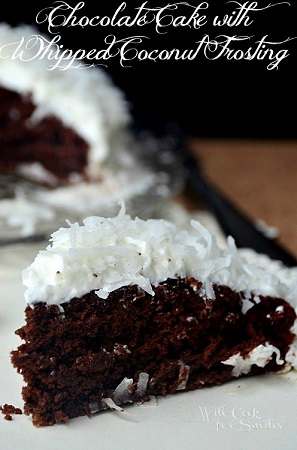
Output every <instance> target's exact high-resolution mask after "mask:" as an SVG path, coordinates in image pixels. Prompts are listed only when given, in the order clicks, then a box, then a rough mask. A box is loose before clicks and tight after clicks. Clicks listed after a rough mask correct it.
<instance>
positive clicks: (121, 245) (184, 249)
mask: <svg viewBox="0 0 297 450" xmlns="http://www.w3.org/2000/svg"><path fill="white" fill-rule="evenodd" d="M288 270H289V269H288ZM285 271H286V269H285V268H283V269H282V276H281V277H279V276H278V273H277V271H275V270H272V271H269V269H268V268H267V267H261V266H258V265H257V264H256V262H254V261H253V262H249V261H247V259H245V258H244V257H243V256H241V254H240V252H239V251H238V249H237V248H236V246H235V244H234V241H233V239H232V238H231V237H230V238H228V240H227V247H226V248H221V247H220V246H219V245H218V244H217V242H216V239H215V237H214V236H213V235H212V234H211V233H210V232H209V231H208V230H207V229H206V228H204V227H203V226H202V225H201V223H199V222H198V221H194V220H192V221H191V226H190V227H188V229H185V230H180V229H179V228H177V226H176V225H174V224H173V223H172V222H170V221H167V220H163V219H149V220H142V219H139V218H137V217H136V218H131V217H130V216H129V215H127V214H126V212H125V206H124V205H123V204H122V206H121V209H120V212H119V214H118V215H117V216H115V217H112V218H105V217H88V218H86V219H85V220H84V221H83V224H82V225H79V224H78V223H73V224H71V223H69V226H68V227H67V228H64V227H63V228H60V229H58V230H57V231H56V232H55V233H53V234H52V238H51V244H50V245H49V246H48V247H47V248H46V249H45V250H42V251H40V252H39V253H38V255H37V256H36V258H35V260H34V262H33V263H32V264H31V265H30V266H29V267H28V268H26V269H25V270H24V271H23V284H24V286H25V287H26V291H25V299H26V301H27V303H28V304H30V305H34V303H36V302H46V303H48V304H57V305H60V304H61V303H63V302H68V301H70V300H71V299H72V298H74V297H80V296H82V295H84V294H86V293H88V292H90V291H93V290H95V291H96V294H97V295H98V297H100V298H103V299H105V298H108V296H109V294H110V292H112V291H114V290H116V289H118V288H120V287H122V286H131V285H138V286H139V287H140V288H142V289H143V290H144V291H146V292H147V293H149V294H150V295H154V291H153V287H154V286H156V285H158V284H159V283H160V282H162V281H165V280H166V279H168V278H177V277H187V276H189V277H195V278H196V279H198V280H200V281H201V282H202V283H203V289H202V290H201V295H203V294H205V295H207V296H208V297H213V295H214V292H213V288H212V284H213V283H218V284H221V285H226V286H229V287H230V288H231V289H233V290H235V291H237V292H241V295H242V296H243V297H245V298H247V299H248V298H250V296H251V294H254V295H256V296H257V295H271V296H277V297H281V298H283V299H286V300H287V301H290V302H291V303H294V302H296V300H295V299H296V297H297V295H296V294H297V278H296V277H291V278H290V277H289V276H288V277H285V276H284V273H285Z"/></svg>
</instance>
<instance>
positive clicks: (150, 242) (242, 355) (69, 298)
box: [11, 206, 297, 426]
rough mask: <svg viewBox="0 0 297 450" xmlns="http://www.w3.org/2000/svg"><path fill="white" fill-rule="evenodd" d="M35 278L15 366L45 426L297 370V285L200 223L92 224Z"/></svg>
mask: <svg viewBox="0 0 297 450" xmlns="http://www.w3.org/2000/svg"><path fill="white" fill-rule="evenodd" d="M51 240H52V242H51V245H49V246H48V247H47V248H46V249H45V250H43V251H40V252H39V254H38V255H37V257H36V259H35V260H34V262H33V263H32V264H31V265H30V266H29V267H28V268H26V269H25V270H24V272H23V283H24V285H25V286H26V288H27V289H26V291H25V299H26V302H27V306H26V310H25V314H26V324H25V325H24V326H23V327H21V328H20V329H19V330H17V331H16V334H17V335H19V337H20V338H21V339H22V340H23V341H24V343H23V344H21V345H20V346H19V348H17V349H16V350H14V351H12V354H11V358H12V363H13V365H14V367H15V368H16V369H17V371H18V372H20V373H21V374H22V376H23V379H24V382H25V386H24V387H23V392H22V395H23V399H24V403H25V404H24V411H25V413H26V414H27V415H31V416H32V419H33V424H34V425H36V426H43V425H53V424H55V423H58V422H67V421H68V420H69V419H70V418H73V417H77V416H81V415H91V414H93V413H95V412H97V411H101V410H103V409H107V408H115V409H121V408H122V406H121V405H123V404H126V403H131V402H142V401H146V400H149V398H150V396H152V395H153V396H159V395H162V396H164V395H166V394H173V393H175V392H181V391H188V390H193V389H198V388H203V387H205V386H212V385H219V384H221V383H224V382H226V381H228V380H232V379H234V378H236V377H240V376H242V377H243V376H251V375H256V374H261V373H265V372H280V371H284V370H290V369H291V368H292V367H293V366H295V365H296V340H295V339H296V335H295V332H294V323H295V320H296V314H295V311H294V308H293V306H292V304H291V303H293V301H294V297H295V295H296V291H297V290H296V288H297V284H296V280H291V282H289V281H288V283H284V282H283V281H281V280H280V278H279V277H278V276H277V275H276V274H275V273H273V271H271V272H269V271H268V270H266V269H263V268H261V267H260V266H257V265H255V264H252V263H250V262H247V261H246V260H245V259H244V258H243V257H242V256H241V255H240V253H239V251H238V250H237V249H236V247H235V245H234V242H233V240H232V238H229V239H228V247H227V248H224V249H223V248H220V247H219V246H218V245H217V243H216V240H215V238H214V236H212V235H211V234H210V233H209V232H208V231H207V230H206V229H205V228H204V227H203V226H202V225H201V224H200V223H198V222H195V221H192V223H191V229H189V230H178V229H177V228H176V227H175V226H174V225H173V224H172V223H171V222H168V221H165V220H157V219H150V220H147V221H145V220H141V219H139V218H137V217H136V218H134V219H132V218H131V217H130V216H129V215H127V214H126V213H125V209H124V206H122V208H121V210H120V212H119V214H118V215H117V216H116V217H113V218H103V217H88V218H86V219H85V220H84V223H83V225H79V224H78V223H74V224H70V223H69V227H68V228H60V229H59V230H57V231H56V232H55V233H54V234H53V235H52V239H51Z"/></svg>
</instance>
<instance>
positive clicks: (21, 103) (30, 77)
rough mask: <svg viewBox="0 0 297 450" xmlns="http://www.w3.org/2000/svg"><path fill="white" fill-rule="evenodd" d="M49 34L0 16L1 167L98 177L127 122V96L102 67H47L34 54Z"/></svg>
mask: <svg viewBox="0 0 297 450" xmlns="http://www.w3.org/2000/svg"><path fill="white" fill-rule="evenodd" d="M51 39H52V38H51V37H48V36H44V35H42V34H41V33H40V32H39V31H38V30H37V29H35V27H33V26H28V25H20V26H17V27H12V26H10V25H8V24H6V23H0V48H1V52H0V173H1V172H2V173H14V174H18V175H21V176H23V177H26V178H30V180H34V181H38V182H42V183H46V184H49V185H54V186H55V185H63V184H69V183H74V182H78V181H81V180H86V179H87V180H98V179H100V177H101V176H102V164H104V161H105V160H106V158H107V157H108V155H109V153H110V152H112V151H113V147H114V144H115V142H116V141H117V139H119V136H121V135H124V134H125V133H126V129H127V126H128V124H129V123H130V112H129V107H128V102H127V101H126V99H125V97H124V94H123V93H122V92H121V91H120V89H119V88H117V87H116V86H115V85H114V83H113V82H112V80H111V78H110V77H109V75H108V74H107V72H106V71H104V70H103V69H102V68H99V67H95V68H94V67H93V68H92V67H84V65H83V63H82V62H81V61H77V62H76V63H74V67H71V68H69V69H67V70H66V69H63V64H64V66H65V65H66V64H69V61H67V60H66V59H64V60H63V59H62V60H61V62H60V65H59V67H56V68H53V65H54V63H56V62H57V61H56V59H53V58H50V57H46V56H44V57H41V56H39V55H40V48H42V47H43V46H46V47H49V43H50V42H51ZM50 51H52V52H54V53H55V52H56V51H57V46H56V45H55V44H52V45H51V47H50V48H47V52H46V55H50Z"/></svg>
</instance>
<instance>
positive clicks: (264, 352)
mask: <svg viewBox="0 0 297 450" xmlns="http://www.w3.org/2000/svg"><path fill="white" fill-rule="evenodd" d="M273 353H275V355H276V357H275V361H276V364H279V365H282V364H284V362H285V361H283V360H282V359H281V357H280V351H279V349H278V348H277V347H275V346H274V345H270V344H269V343H268V342H266V343H265V345H262V344H261V345H258V347H255V348H254V349H253V350H252V351H251V352H249V354H248V355H247V356H241V354H240V353H237V354H236V355H233V356H230V358H228V359H227V360H225V361H222V364H226V365H230V366H234V368H233V370H232V375H233V376H234V377H239V376H240V375H243V374H244V375H246V374H247V373H249V372H250V371H251V368H252V366H253V365H254V364H256V366H258V367H265V366H266V364H268V363H269V361H270V360H271V359H272V355H273Z"/></svg>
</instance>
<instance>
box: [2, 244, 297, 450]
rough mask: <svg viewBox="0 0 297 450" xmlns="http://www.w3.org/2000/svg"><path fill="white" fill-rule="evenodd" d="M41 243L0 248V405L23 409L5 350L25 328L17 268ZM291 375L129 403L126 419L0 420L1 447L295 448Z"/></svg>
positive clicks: (294, 377)
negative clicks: (39, 425)
mask: <svg viewBox="0 0 297 450" xmlns="http://www.w3.org/2000/svg"><path fill="white" fill-rule="evenodd" d="M43 247H44V244H43V243H41V244H38V245H34V246H28V247H27V248H25V247H21V246H19V247H11V248H2V249H0V299H1V300H0V342H1V346H0V404H1V405H3V404H5V403H9V404H13V405H14V406H16V407H21V408H22V407H23V402H22V398H21V387H22V384H23V383H22V377H21V375H19V374H17V373H16V371H15V369H14V368H13V367H12V365H11V363H10V357H9V353H10V351H11V350H12V349H15V348H16V347H17V346H18V345H20V343H21V341H20V339H19V338H18V337H17V336H15V335H14V331H15V329H17V328H19V327H20V326H22V325H23V323H24V307H25V301H24V298H23V294H24V288H23V287H22V284H21V271H22V269H23V268H24V267H26V266H27V265H28V264H29V263H30V262H31V261H32V260H33V258H34V256H35V255H36V252H37V251H38V250H39V249H41V248H43ZM296 398H297V372H295V371H294V372H293V371H292V372H289V373H286V374H282V375H269V376H261V377H254V378H250V379H236V380H234V381H233V382H231V383H226V384H225V385H223V386H220V387H213V388H210V389H208V388H207V389H201V390H197V391H195V392H187V393H182V392H180V393H177V394H174V395H172V396H170V397H165V398H158V404H157V406H153V405H149V404H148V405H146V406H136V405H132V406H129V407H127V408H126V413H127V414H125V413H124V414H121V413H117V412H114V411H106V412H101V413H99V414H97V415H94V416H93V417H92V418H91V419H89V418H88V417H82V418H77V419H72V420H71V421H70V423H69V424H68V425H55V426H53V427H45V428H44V427H43V428H35V427H34V426H33V425H32V423H31V419H30V418H29V417H27V416H25V415H14V416H13V421H11V422H8V421H6V420H4V416H3V415H2V414H1V415H0V436H1V444H0V448H1V450H10V449H15V450H18V449H22V450H27V449H28V450H29V449H30V450H31V449H32V448H36V449H38V448H39V449H42V450H47V449H55V450H60V449H67V450H69V449H81V448H86V449H88V450H92V449H98V448H102V449H105V450H106V449H107V450H108V449H110V450H117V449H119V450H126V449H127V450H128V449H129V450H134V449H135V450H136V449H145V450H146V449H149V450H159V449H160V450H167V449H170V450H175V449H176V450H177V449H180V448H184V449H187V450H198V449H199V450H200V449H202V450H203V449H224V448H226V449H227V448H228V449H243V450H245V449H255V450H257V449H262V448H265V449H269V450H270V449H273V450H274V449H275V450H278V449H280V448H281V449H284V450H286V449H288V450H290V449H292V450H293V449H296V448H297V432H296V415H297V402H296Z"/></svg>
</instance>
